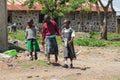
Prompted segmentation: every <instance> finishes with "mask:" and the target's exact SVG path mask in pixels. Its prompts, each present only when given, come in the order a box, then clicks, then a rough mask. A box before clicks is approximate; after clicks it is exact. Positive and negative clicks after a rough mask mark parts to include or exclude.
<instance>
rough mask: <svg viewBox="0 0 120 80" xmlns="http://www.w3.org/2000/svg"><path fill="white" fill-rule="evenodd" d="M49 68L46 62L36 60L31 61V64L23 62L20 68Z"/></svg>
mask: <svg viewBox="0 0 120 80" xmlns="http://www.w3.org/2000/svg"><path fill="white" fill-rule="evenodd" d="M35 65H37V66H48V64H47V62H46V61H41V60H34V61H30V62H23V63H20V64H19V66H22V67H25V68H29V67H31V66H35Z"/></svg>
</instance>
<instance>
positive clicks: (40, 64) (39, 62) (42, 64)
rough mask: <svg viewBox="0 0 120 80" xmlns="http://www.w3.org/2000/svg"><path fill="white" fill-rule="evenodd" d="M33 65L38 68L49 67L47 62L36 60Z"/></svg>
mask: <svg viewBox="0 0 120 80" xmlns="http://www.w3.org/2000/svg"><path fill="white" fill-rule="evenodd" d="M32 63H33V64H35V65H37V66H48V64H47V62H46V61H40V60H35V61H32Z"/></svg>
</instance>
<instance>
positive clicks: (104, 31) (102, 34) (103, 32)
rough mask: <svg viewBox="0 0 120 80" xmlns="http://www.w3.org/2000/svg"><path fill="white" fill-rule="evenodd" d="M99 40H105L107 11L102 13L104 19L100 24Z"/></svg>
mask: <svg viewBox="0 0 120 80" xmlns="http://www.w3.org/2000/svg"><path fill="white" fill-rule="evenodd" d="M100 39H104V40H107V11H106V10H105V12H104V19H103V21H102V23H101V36H100Z"/></svg>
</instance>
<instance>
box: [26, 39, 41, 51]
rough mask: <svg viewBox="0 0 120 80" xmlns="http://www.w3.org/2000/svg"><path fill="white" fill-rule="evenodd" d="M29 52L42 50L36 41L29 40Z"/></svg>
mask: <svg viewBox="0 0 120 80" xmlns="http://www.w3.org/2000/svg"><path fill="white" fill-rule="evenodd" d="M27 50H28V51H40V48H39V45H38V42H37V40H36V39H28V40H27Z"/></svg>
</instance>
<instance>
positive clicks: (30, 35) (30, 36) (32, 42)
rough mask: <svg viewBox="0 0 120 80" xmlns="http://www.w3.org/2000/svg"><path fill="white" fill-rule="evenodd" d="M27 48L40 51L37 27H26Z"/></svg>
mask: <svg viewBox="0 0 120 80" xmlns="http://www.w3.org/2000/svg"><path fill="white" fill-rule="evenodd" d="M26 39H27V50H28V51H40V49H39V45H38V42H37V40H36V29H35V28H26Z"/></svg>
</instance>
